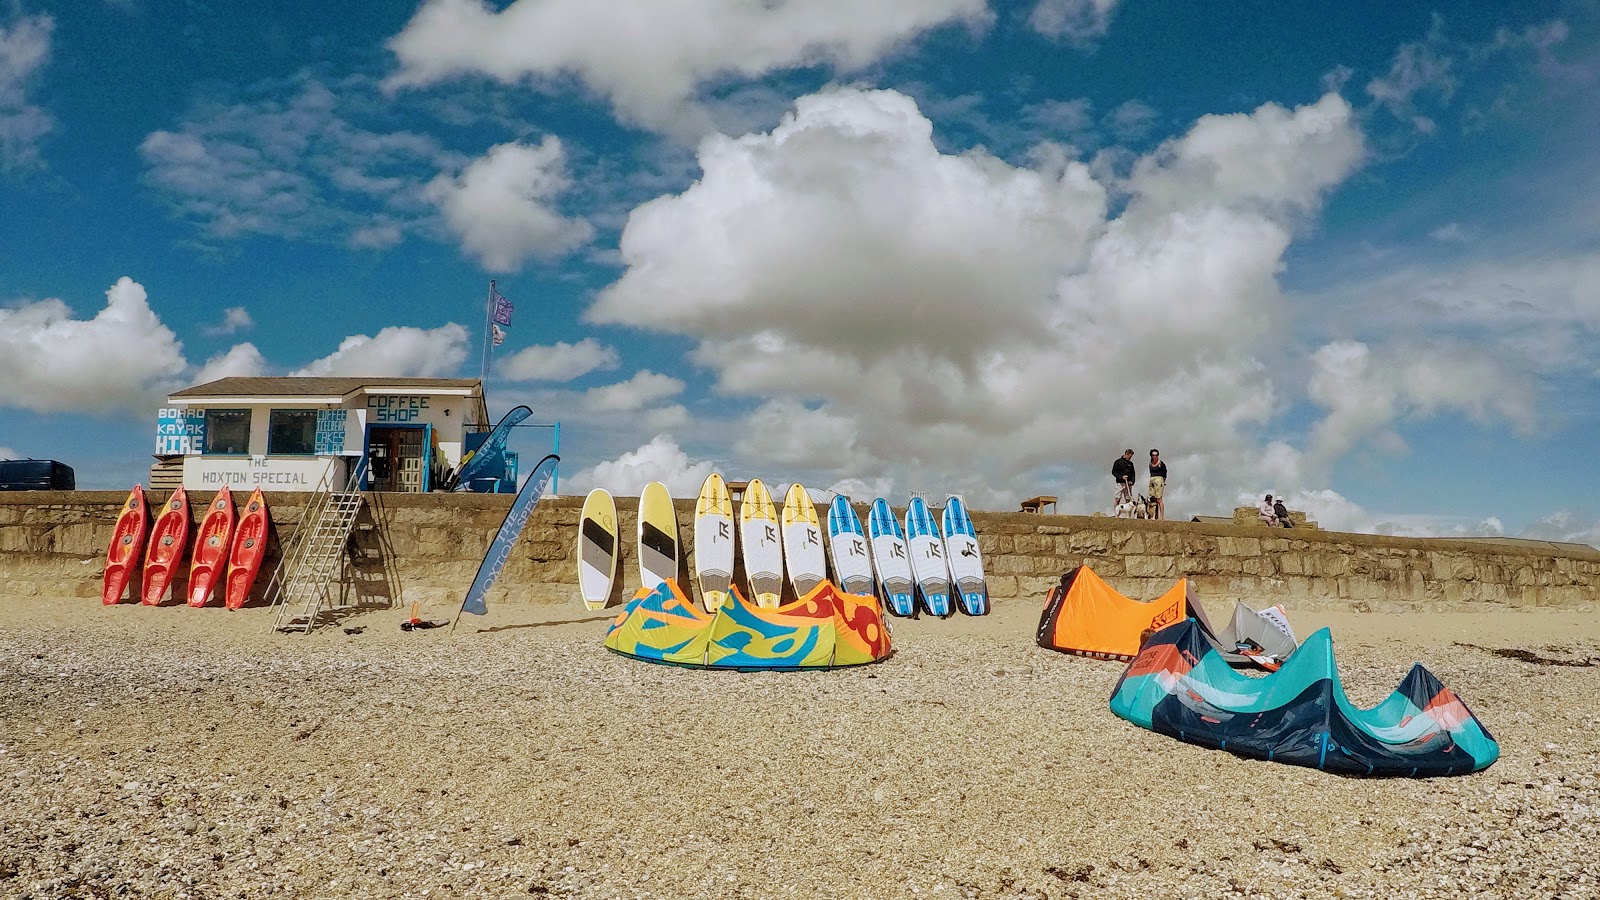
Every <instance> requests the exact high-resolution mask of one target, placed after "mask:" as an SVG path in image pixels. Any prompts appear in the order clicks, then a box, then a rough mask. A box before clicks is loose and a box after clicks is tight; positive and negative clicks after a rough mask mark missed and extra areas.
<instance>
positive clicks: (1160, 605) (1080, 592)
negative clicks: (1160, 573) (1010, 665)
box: [1039, 566, 1204, 659]
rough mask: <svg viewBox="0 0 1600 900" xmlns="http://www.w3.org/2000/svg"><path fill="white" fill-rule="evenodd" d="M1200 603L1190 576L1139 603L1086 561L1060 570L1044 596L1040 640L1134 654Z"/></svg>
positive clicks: (1105, 654)
mask: <svg viewBox="0 0 1600 900" xmlns="http://www.w3.org/2000/svg"><path fill="white" fill-rule="evenodd" d="M1198 609H1199V607H1198V606H1195V605H1194V604H1193V595H1192V592H1191V591H1190V588H1189V582H1188V580H1187V579H1182V578H1180V579H1178V583H1177V584H1175V585H1173V586H1172V589H1171V590H1169V591H1167V592H1166V593H1165V594H1162V595H1161V596H1160V597H1157V598H1156V599H1154V600H1152V601H1150V602H1148V603H1141V602H1139V601H1138V600H1133V599H1130V598H1128V597H1124V596H1123V595H1122V594H1120V593H1118V592H1117V591H1116V589H1115V588H1113V587H1111V585H1109V584H1106V583H1105V582H1104V581H1101V580H1100V576H1099V575H1096V574H1095V573H1094V570H1093V569H1090V568H1089V567H1088V566H1079V567H1077V568H1076V569H1073V570H1072V571H1071V572H1068V573H1067V574H1065V575H1063V576H1061V584H1060V585H1059V586H1058V587H1053V588H1051V589H1050V593H1049V594H1048V595H1047V596H1046V597H1045V601H1044V614H1043V615H1042V616H1040V617H1039V646H1041V647H1045V648H1048V649H1050V650H1060V651H1061V652H1062V653H1076V654H1078V655H1080V656H1093V657H1095V658H1097V659H1133V658H1134V656H1135V655H1137V654H1138V652H1139V644H1140V643H1141V642H1142V641H1143V639H1144V638H1145V637H1148V636H1149V635H1150V634H1151V633H1153V632H1156V631H1160V630H1161V629H1162V628H1165V627H1167V626H1168V625H1171V624H1173V623H1175V622H1182V621H1183V620H1184V619H1185V618H1187V617H1188V616H1190V615H1193V614H1195V612H1193V611H1191V610H1194V611H1198ZM1199 615H1204V613H1199Z"/></svg>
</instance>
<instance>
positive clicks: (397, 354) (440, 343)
mask: <svg viewBox="0 0 1600 900" xmlns="http://www.w3.org/2000/svg"><path fill="white" fill-rule="evenodd" d="M466 359H467V329H466V328H464V327H462V326H460V325H457V324H455V323H454V322H451V323H449V324H447V325H441V326H439V327H438V328H433V329H424V328H413V327H411V326H403V325H393V326H390V327H388V328H385V329H383V330H381V331H379V332H378V333H377V335H376V336H373V337H368V336H367V335H364V334H357V335H352V336H351V337H347V338H345V339H344V340H343V341H341V342H340V343H339V349H338V350H335V351H334V352H333V353H330V354H328V355H327V356H324V357H322V358H321V359H318V360H316V361H314V362H312V363H310V364H308V365H306V366H304V367H302V368H300V369H298V370H296V371H295V372H293V373H291V374H294V375H383V376H392V377H421V378H434V377H447V376H450V375H453V374H455V372H456V370H458V369H459V368H460V367H461V364H462V363H463V362H466Z"/></svg>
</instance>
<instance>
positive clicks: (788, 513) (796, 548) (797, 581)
mask: <svg viewBox="0 0 1600 900" xmlns="http://www.w3.org/2000/svg"><path fill="white" fill-rule="evenodd" d="M783 561H784V564H785V565H786V566H788V569H789V583H790V584H791V585H793V586H794V595H795V597H796V598H799V597H804V596H805V595H807V594H809V593H811V591H812V589H813V588H815V587H816V586H817V585H819V584H821V583H822V582H823V580H824V579H826V578H827V577H828V557H827V554H826V551H824V550H823V549H822V523H821V522H819V521H818V520H817V507H816V505H815V504H813V503H812V502H811V495H810V494H808V493H806V488H805V485H803V484H801V483H800V482H798V481H797V482H795V483H794V484H791V485H789V493H788V494H787V495H785V496H784V498H783Z"/></svg>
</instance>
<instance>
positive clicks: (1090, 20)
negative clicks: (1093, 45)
mask: <svg viewBox="0 0 1600 900" xmlns="http://www.w3.org/2000/svg"><path fill="white" fill-rule="evenodd" d="M1116 10H1117V0H1039V5H1038V6H1035V7H1034V8H1033V12H1032V13H1031V14H1029V16H1028V24H1029V25H1030V26H1032V27H1033V30H1034V31H1037V32H1039V33H1040V34H1042V35H1044V36H1045V37H1051V38H1066V39H1067V40H1070V41H1073V42H1077V43H1084V42H1087V41H1091V40H1093V39H1094V38H1097V37H1100V36H1101V35H1103V34H1105V33H1106V31H1107V30H1109V29H1110V27H1111V15H1112V13H1114V12H1116Z"/></svg>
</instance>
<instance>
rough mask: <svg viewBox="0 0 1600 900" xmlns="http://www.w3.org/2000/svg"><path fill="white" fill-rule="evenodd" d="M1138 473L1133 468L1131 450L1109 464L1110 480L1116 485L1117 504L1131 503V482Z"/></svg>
mask: <svg viewBox="0 0 1600 900" xmlns="http://www.w3.org/2000/svg"><path fill="white" fill-rule="evenodd" d="M1138 477H1139V472H1138V470H1137V469H1135V468H1134V467H1133V448H1132V447H1130V448H1128V449H1127V450H1124V451H1122V456H1120V457H1118V458H1117V461H1116V462H1114V463H1112V464H1111V478H1112V479H1113V480H1114V481H1116V483H1117V500H1116V502H1117V503H1132V502H1133V482H1134V480H1135V479H1137V478H1138Z"/></svg>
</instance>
